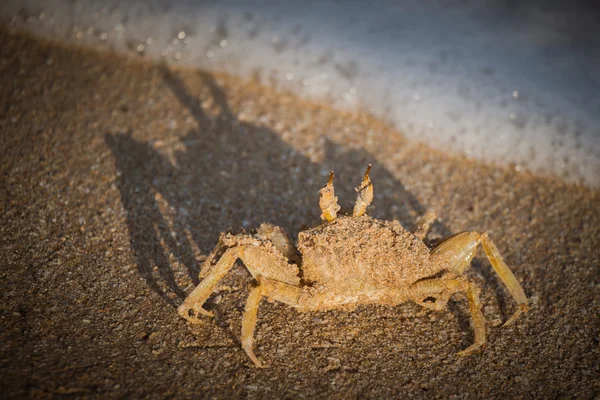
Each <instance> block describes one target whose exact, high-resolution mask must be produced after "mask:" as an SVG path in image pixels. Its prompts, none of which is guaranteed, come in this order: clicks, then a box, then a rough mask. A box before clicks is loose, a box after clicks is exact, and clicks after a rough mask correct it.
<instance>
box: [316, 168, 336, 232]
mask: <svg viewBox="0 0 600 400" xmlns="http://www.w3.org/2000/svg"><path fill="white" fill-rule="evenodd" d="M333 177H334V175H333V171H329V181H327V185H325V186H323V188H322V189H321V190H319V207H321V212H322V214H321V219H323V220H327V221H333V220H334V219H336V218H337V212H338V211H339V210H340V206H339V205H338V202H337V200H338V198H337V197H335V191H334V189H333Z"/></svg>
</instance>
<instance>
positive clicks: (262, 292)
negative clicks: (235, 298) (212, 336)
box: [242, 279, 301, 368]
mask: <svg viewBox="0 0 600 400" xmlns="http://www.w3.org/2000/svg"><path fill="white" fill-rule="evenodd" d="M300 291H301V289H300V288H299V287H297V286H294V285H289V284H287V283H283V282H278V281H274V280H270V279H264V280H261V282H260V283H259V285H258V286H257V287H255V288H254V289H252V291H251V292H250V295H249V296H248V299H247V300H246V308H245V310H244V316H243V317H242V348H243V349H244V351H245V352H246V354H247V355H248V357H250V359H251V360H252V362H253V363H254V365H256V366H257V367H259V368H262V366H263V365H262V363H261V362H260V361H259V360H258V358H257V357H256V355H254V350H253V347H254V329H255V327H256V320H257V317H258V306H259V304H260V300H261V299H262V297H263V296H265V297H268V298H270V299H273V300H278V301H281V302H283V303H286V304H288V305H291V306H296V305H297V304H298V299H299V297H300Z"/></svg>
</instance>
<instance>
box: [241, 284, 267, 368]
mask: <svg viewBox="0 0 600 400" xmlns="http://www.w3.org/2000/svg"><path fill="white" fill-rule="evenodd" d="M262 290H263V288H262V286H257V287H255V288H254V289H252V291H251V292H250V295H249V296H248V299H247V300H246V309H245V310H244V316H243V317H242V348H243V349H244V351H245V352H246V354H247V355H248V357H250V359H251V360H252V362H253V363H254V365H256V366H257V367H259V368H262V366H263V365H262V363H261V362H260V361H259V360H258V358H256V356H255V355H254V351H253V350H252V346H254V328H255V327H256V319H257V317H258V305H259V303H260V300H261V298H262Z"/></svg>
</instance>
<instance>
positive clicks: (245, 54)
mask: <svg viewBox="0 0 600 400" xmlns="http://www.w3.org/2000/svg"><path fill="white" fill-rule="evenodd" d="M408 3H409V2H395V1H394V2H392V1H378V2H375V3H372V4H371V5H370V6H369V7H366V6H365V4H364V2H358V1H354V2H342V3H339V2H334V1H308V2H307V1H291V2H290V1H287V2H276V1H261V2H246V1H236V0H230V1H219V2H204V1H185V2H176V3H174V2H162V1H136V0H129V1H125V2H123V1H101V2H99V1H91V0H77V1H65V0H52V1H44V2H40V1H39V0H27V1H8V2H3V5H2V6H0V15H2V16H3V18H4V19H5V20H6V21H9V22H10V23H11V24H12V25H13V26H17V27H19V28H20V29H27V30H29V31H33V32H36V33H38V34H41V35H43V36H45V37H50V38H53V39H56V40H59V41H63V42H68V43H80V44H85V45H89V46H93V47H100V48H104V47H108V48H112V49H115V50H117V51H120V52H123V53H130V54H137V55H143V56H146V57H150V58H153V59H161V60H165V61H167V62H170V63H176V64H182V65H186V66H192V67H199V68H203V69H208V70H212V71H221V72H228V73H231V74H234V75H237V76H241V77H243V78H249V77H258V78H260V79H261V81H262V82H263V83H267V84H269V85H276V86H277V87H279V88H284V89H289V90H292V91H293V92H295V93H297V94H300V95H302V96H305V97H306V98H309V99H312V100H317V101H325V102H327V103H328V104H333V105H334V106H335V107H338V108H350V109H363V110H366V111H369V112H371V113H372V114H374V115H376V116H378V117H380V118H382V119H383V120H385V121H388V122H390V123H392V125H393V126H394V127H395V128H396V129H397V130H398V131H401V132H402V133H403V134H404V135H405V136H406V137H408V138H411V139H416V140H419V141H420V142H422V143H426V144H428V145H429V146H431V147H434V148H437V149H440V150H443V151H450V152H457V153H462V154H465V155H467V156H468V157H469V158H473V159H478V160H482V161H486V162H496V163H499V164H502V165H507V164H511V163H512V164H514V166H515V168H516V169H517V170H522V169H530V170H533V171H536V172H541V173H552V174H555V175H557V176H559V177H562V178H564V179H567V180H568V181H571V182H581V183H584V184H586V185H589V186H592V187H598V186H599V185H600V180H599V179H600V178H599V177H600V130H599V129H598V126H599V125H600V120H599V118H600V117H599V116H600V96H598V93H600V75H599V72H598V71H599V69H598V68H597V65H599V64H600V40H599V39H598V38H600V24H598V18H597V17H598V14H597V11H596V10H595V8H594V7H593V6H587V5H585V4H579V5H568V6H567V5H562V4H560V2H550V3H548V2H527V4H517V3H515V4H510V3H506V4H501V3H498V2H494V1H489V2H483V3H482V2H478V3H477V4H471V5H470V4H464V3H462V2H461V3H452V2H450V3H448V2H440V3H436V2H426V3H423V4H420V5H415V4H408Z"/></svg>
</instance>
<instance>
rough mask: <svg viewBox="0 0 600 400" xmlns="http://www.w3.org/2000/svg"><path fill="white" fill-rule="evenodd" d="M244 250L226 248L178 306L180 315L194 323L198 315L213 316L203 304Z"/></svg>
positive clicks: (240, 248) (196, 321)
mask: <svg viewBox="0 0 600 400" xmlns="http://www.w3.org/2000/svg"><path fill="white" fill-rule="evenodd" d="M242 251H243V248H242V247H231V248H229V249H227V250H225V253H223V255H222V256H221V258H220V259H219V261H218V262H217V264H215V265H214V266H211V267H210V271H209V272H207V273H206V276H205V277H204V279H202V281H201V282H200V283H199V284H198V286H196V288H195V289H194V290H192V293H190V294H189V296H188V297H187V298H186V299H185V301H184V302H183V304H182V305H180V306H179V308H177V312H178V314H179V315H180V316H182V317H183V318H185V319H186V320H188V321H190V322H192V323H198V319H197V318H196V317H197V316H198V315H199V314H202V315H206V316H209V317H212V316H213V313H211V312H210V311H206V310H205V309H204V308H203V307H202V306H203V305H204V302H205V301H206V300H207V299H208V298H209V297H210V295H211V294H212V292H213V291H214V289H215V286H216V285H217V283H219V281H220V280H221V279H223V277H224V276H225V275H226V274H227V272H228V271H229V270H230V269H231V267H233V264H234V263H235V261H236V260H237V259H238V257H239V256H240V253H241V252H242ZM211 261H212V260H207V262H211ZM192 312H193V313H192Z"/></svg>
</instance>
